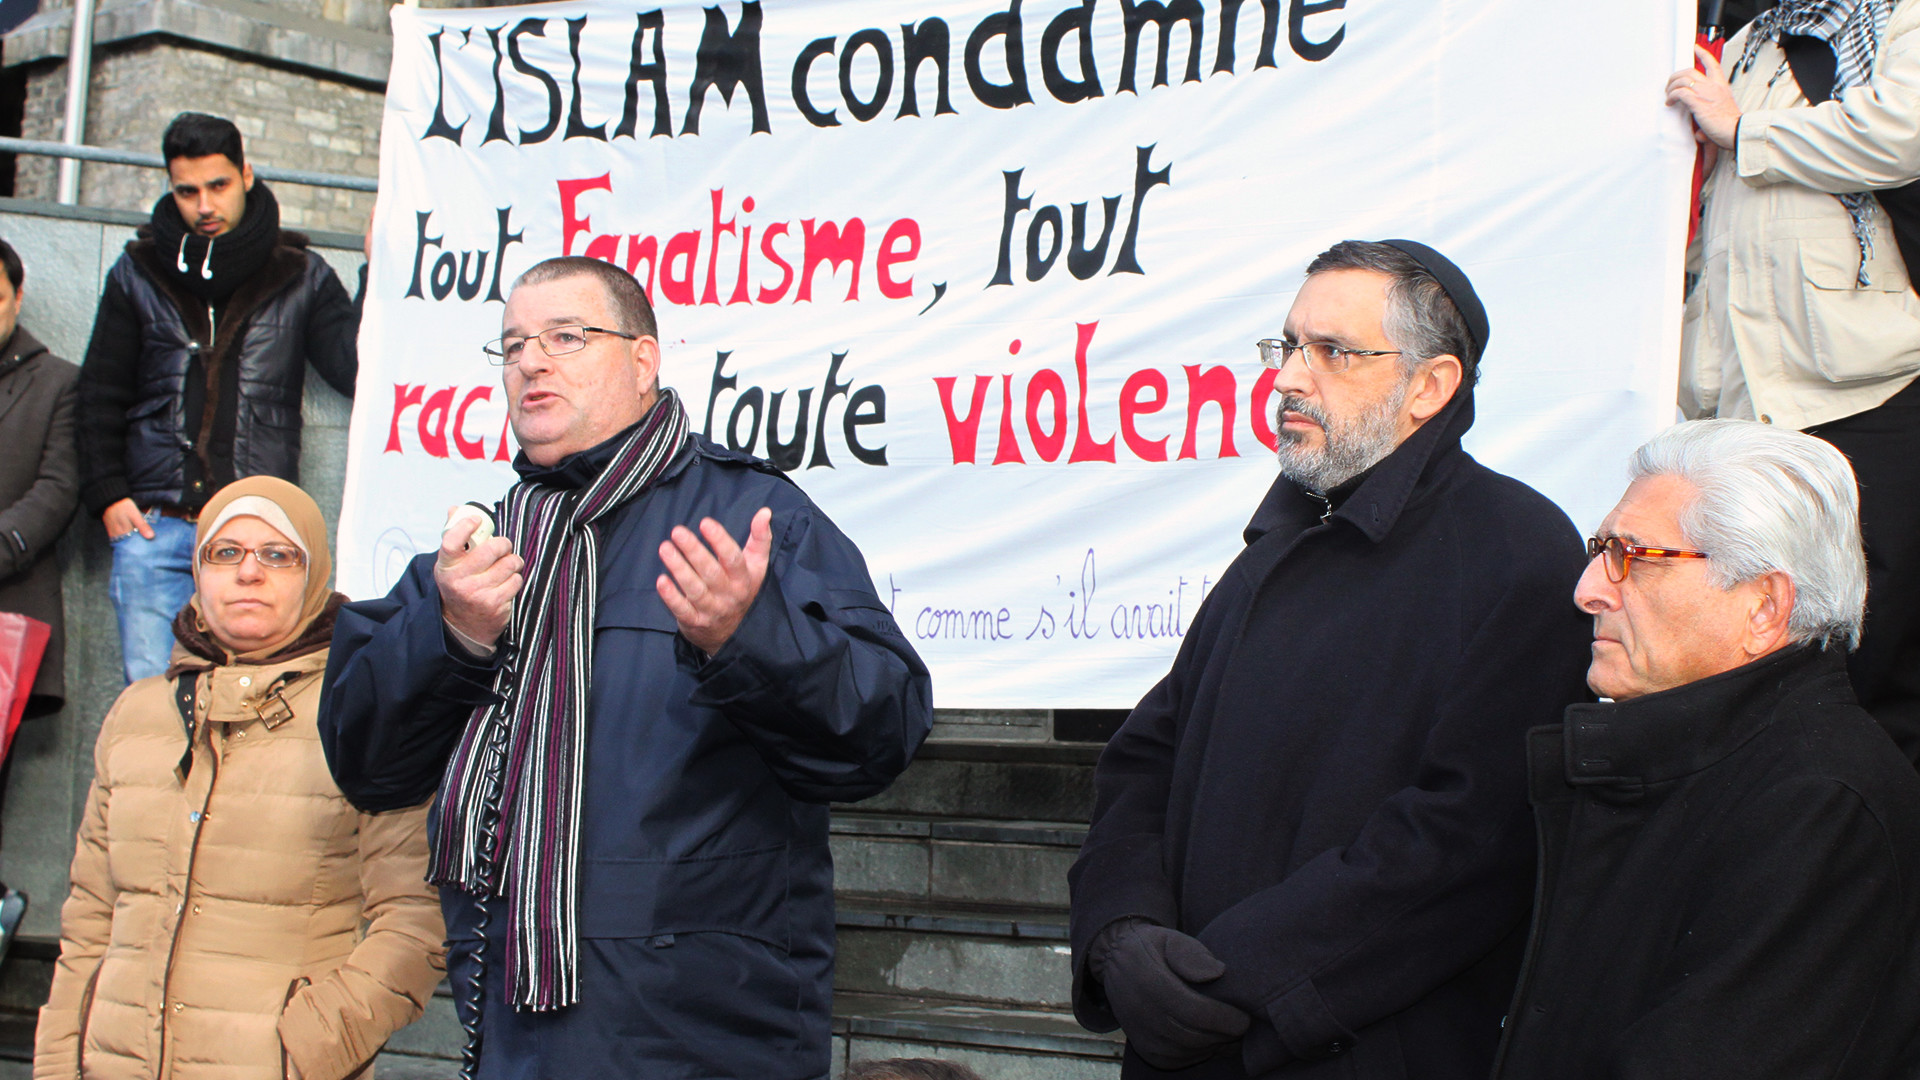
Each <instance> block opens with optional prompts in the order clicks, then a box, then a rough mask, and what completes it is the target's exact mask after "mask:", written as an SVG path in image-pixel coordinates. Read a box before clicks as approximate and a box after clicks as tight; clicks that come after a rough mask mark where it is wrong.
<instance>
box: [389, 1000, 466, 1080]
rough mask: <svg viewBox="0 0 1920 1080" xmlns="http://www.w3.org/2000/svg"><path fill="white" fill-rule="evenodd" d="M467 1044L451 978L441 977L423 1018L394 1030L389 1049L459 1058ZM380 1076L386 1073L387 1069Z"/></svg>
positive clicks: (397, 1052) (413, 1054)
mask: <svg viewBox="0 0 1920 1080" xmlns="http://www.w3.org/2000/svg"><path fill="white" fill-rule="evenodd" d="M466 1044H467V1037H466V1035H465V1034H464V1033H462V1032H461V1030H460V1020H459V1018H458V1017H456V1016H455V1015H454V1011H453V990H452V988H450V987H449V986H448V985H447V980H445V979H441V980H440V985H439V986H438V987H436V988H435V989H434V991H433V997H432V999H430V1000H429V1001H428V1002H427V1011H426V1012H424V1013H422V1014H421V1016H420V1019H418V1020H415V1021H414V1022H413V1023H411V1024H408V1025H407V1026H406V1027H403V1028H401V1029H400V1030H399V1031H396V1032H394V1033H393V1038H391V1039H388V1040H387V1052H388V1053H390V1054H405V1055H410V1056H414V1057H422V1058H444V1059H452V1060H455V1061H457V1060H458V1059H459V1057H460V1050H461V1048H462V1047H464V1046H466ZM456 1071H457V1070H456ZM380 1075H381V1076H383V1077H384V1076H385V1075H386V1072H385V1071H384V1068H383V1069H382V1071H381V1073H380ZM449 1075H451V1074H449Z"/></svg>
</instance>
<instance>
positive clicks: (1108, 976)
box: [1087, 919, 1253, 1070]
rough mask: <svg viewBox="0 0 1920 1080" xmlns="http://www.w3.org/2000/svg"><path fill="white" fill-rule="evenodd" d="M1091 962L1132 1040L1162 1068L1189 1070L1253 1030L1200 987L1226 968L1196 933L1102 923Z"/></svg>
mask: <svg viewBox="0 0 1920 1080" xmlns="http://www.w3.org/2000/svg"><path fill="white" fill-rule="evenodd" d="M1087 964H1088V967H1089V968H1090V969H1091V971H1092V974H1093V977H1094V978H1095V979H1098V980H1099V982H1100V985H1101V988H1102V989H1103V990H1104V991H1105V992H1106V997H1107V1004H1108V1005H1109V1006H1110V1007H1111V1008H1112V1009H1113V1015H1114V1017H1115V1018H1116V1019H1118V1020H1119V1021H1120V1029H1121V1030H1122V1031H1124V1032H1126V1035H1127V1044H1128V1045H1129V1046H1131V1047H1133V1050H1134V1052H1135V1053H1137V1054H1139V1055H1140V1056H1141V1057H1142V1058H1145V1059H1146V1061H1147V1064H1149V1065H1152V1066H1153V1067H1154V1068H1157V1069H1168V1070H1172V1069H1184V1068H1188V1067H1190V1066H1193V1065H1198V1064H1200V1063H1201V1062H1203V1061H1205V1060H1207V1059H1208V1058H1210V1057H1212V1056H1213V1055H1214V1053H1215V1052H1216V1051H1217V1050H1219V1049H1220V1047H1222V1046H1224V1045H1226V1044H1227V1043H1230V1042H1232V1041H1234V1040H1235V1039H1238V1038H1240V1037H1241V1036H1243V1035H1245V1034H1246V1033H1247V1027H1248V1026H1249V1025H1250V1024H1251V1023H1252V1022H1253V1021H1252V1019H1251V1018H1250V1017H1249V1016H1247V1014H1246V1013H1244V1012H1241V1011H1240V1010H1239V1009H1237V1008H1234V1007H1233V1006H1232V1005H1229V1004H1227V1003H1226V1002H1224V1001H1216V1000H1215V999H1213V998H1210V997H1208V996H1207V995H1205V994H1203V993H1201V992H1200V991H1198V990H1196V989H1194V984H1196V983H1209V982H1212V981H1214V980H1215V979H1218V978H1219V977H1220V976H1222V975H1225V974H1226V973H1227V965H1225V964H1223V963H1221V962H1220V959H1219V958H1218V957H1216V956H1214V955H1213V953H1211V952H1209V951H1207V947H1206V946H1205V945H1202V944H1201V943H1200V942H1199V941H1198V940H1196V939H1194V938H1191V937H1188V936H1187V935H1185V934H1183V933H1181V932H1179V931H1178V930H1169V929H1167V928H1166V927H1164V926H1159V925H1156V924H1154V923H1151V922H1147V921H1146V920H1144V919H1122V920H1120V921H1118V922H1116V923H1114V924H1113V925H1111V926H1109V927H1107V928H1106V929H1105V930H1102V931H1101V932H1100V934H1099V936H1098V937H1096V938H1095V939H1094V942H1093V946H1092V948H1091V949H1090V950H1089V951H1088V955H1087Z"/></svg>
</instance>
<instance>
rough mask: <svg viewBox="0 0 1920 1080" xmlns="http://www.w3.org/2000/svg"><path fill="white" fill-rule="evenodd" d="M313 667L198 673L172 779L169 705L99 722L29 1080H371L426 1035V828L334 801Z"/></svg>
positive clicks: (130, 691) (440, 959) (179, 732)
mask: <svg viewBox="0 0 1920 1080" xmlns="http://www.w3.org/2000/svg"><path fill="white" fill-rule="evenodd" d="M175 659H176V662H187V663H199V664H204V662H203V661H194V660H192V659H191V658H189V657H187V654H186V653H185V652H184V650H176V651H175ZM326 662H327V652H326V650H325V649H322V650H320V651H319V652H315V653H309V654H308V655H306V656H302V657H299V658H297V659H294V660H287V661H280V662H275V663H272V664H267V665H263V666H254V665H248V664H233V665H229V666H225V667H217V668H215V667H211V666H210V665H209V666H207V669H206V670H202V671H201V672H200V673H199V675H198V676H197V700H198V705H197V706H196V708H197V710H198V712H199V722H198V723H197V724H196V725H195V728H196V730H195V733H194V738H193V743H192V757H191V765H190V767H189V768H187V769H186V770H185V771H184V775H183V771H182V769H181V766H182V765H183V764H186V762H183V760H182V757H183V754H184V753H185V751H186V749H187V738H186V730H185V726H184V724H183V723H182V721H181V717H180V711H179V706H178V705H177V703H176V701H175V697H174V690H175V686H176V684H175V683H172V682H168V681H166V680H165V679H162V678H150V679H142V680H140V681H139V682H136V683H134V684H133V685H132V686H129V687H128V688H127V689H126V691H125V692H123V693H122V694H121V695H120V699H119V700H118V701H117V702H115V703H114V706H113V709H112V711H111V712H109V713H108V714H107V719H106V722H105V724H104V726H103V727H102V728H101V730H100V740H99V742H98V744H97V745H96V747H95V750H94V782H93V790H92V792H91V793H90V794H89V796H88V798H87V808H86V816H85V818H84V819H83V820H82V821H81V824H80V835H79V840H78V843H77V845H76V851H75V853H74V858H73V891H72V893H71V895H69V897H68V898H67V902H66V906H65V908H64V909H63V910H62V912H61V942H60V963H59V966H58V968H57V969H56V971H55V973H54V980H53V991H52V994H51V995H50V997H49V1000H48V1002H47V1005H46V1007H45V1008H43V1009H42V1010H41V1011H40V1027H39V1032H38V1034H37V1036H36V1038H35V1046H34V1065H33V1075H34V1077H35V1080H53V1078H60V1080H66V1078H70V1077H76V1076H78V1077H85V1078H90V1080H135V1078H140V1080H169V1078H170V1080H277V1078H279V1077H282V1076H288V1077H300V1078H303V1080H340V1078H342V1077H347V1076H351V1075H360V1076H365V1075H369V1074H370V1073H371V1069H370V1068H367V1066H368V1065H369V1063H370V1062H371V1059H372V1058H373V1055H374V1054H375V1053H377V1052H378V1051H379V1049H380V1047H381V1046H382V1045H383V1044H384V1043H385V1042H386V1040H387V1037H388V1036H390V1035H391V1034H392V1033H393V1032H394V1031H396V1030H398V1029H399V1028H401V1027H403V1026H405V1025H406V1024H408V1023H410V1022H412V1021H413V1020H414V1019H415V1018H416V1017H418V1016H419V1015H420V1013H421V1011H422V1009H423V1008H424V1007H425V1005H426V1003H427V1000H428V997H429V996H430V995H431V994H432V992H433V988H434V986H435V984H437V983H438V982H439V980H440V978H441V974H442V972H443V970H444V967H445V959H444V955H443V952H442V949H443V942H444V938H445V936H446V933H445V928H444V926H443V925H442V923H441V918H440V906H439V901H438V899H437V898H436V895H435V891H434V889H433V887H432V886H430V885H427V884H426V883H425V880H424V879H425V874H426V863H427V837H426V808H425V807H419V808H415V809H412V810H402V811H395V812H393V813H387V814H362V813H360V812H358V811H356V810H355V809H354V808H353V807H352V806H351V805H350V804H348V802H347V801H346V799H345V798H344V797H342V796H341V794H340V792H339V790H338V789H337V788H335V787H334V783H333V779H332V777H331V776H329V775H328V772H327V763H326V761H325V760H324V758H323V756H322V754H321V750H320V741H319V735H318V732H317V730H316V728H315V717H316V716H317V714H318V711H319V703H320V682H321V674H322V672H323V671H324V669H325V667H326ZM363 922H364V923H365V930H364V933H363V931H362V924H363ZM363 1070H364V1071H363Z"/></svg>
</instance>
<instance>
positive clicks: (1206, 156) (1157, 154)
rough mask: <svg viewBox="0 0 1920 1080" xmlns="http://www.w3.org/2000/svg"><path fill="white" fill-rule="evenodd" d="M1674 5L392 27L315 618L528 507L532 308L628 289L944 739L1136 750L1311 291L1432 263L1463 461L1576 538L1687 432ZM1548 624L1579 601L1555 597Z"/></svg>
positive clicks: (1251, 493)
mask: <svg viewBox="0 0 1920 1080" xmlns="http://www.w3.org/2000/svg"><path fill="white" fill-rule="evenodd" d="M1692 22H1693V2H1692V0H1613V2H1609V3H1603V4H1564V3H1561V4H1543V3H1540V2H1539V0H1476V2H1474V3H1458V2H1448V3H1435V2H1433V0H1350V2H1349V0H1171V2H1170V3H1165V4H1162V3H1159V2H1156V0H1140V2H1138V3H1135V2H1133V0H1084V2H1083V3H1070V2H1068V0H1026V2H1025V3H1024V4H1023V3H1019V2H1015V3H1013V4H1012V5H1011V6H1009V5H1007V4H1005V3H998V2H995V0H910V2H905V3H902V2H898V0H896V2H891V3H880V2H877V0H807V2H805V3H800V2H791V0H767V2H765V3H746V4H739V3H733V2H728V3H724V4H721V5H719V6H713V7H702V6H701V5H699V4H692V3H677V4H672V5H669V6H665V7H660V8H651V7H649V8H646V9H644V10H638V11H636V10H634V9H633V8H632V7H623V6H620V5H619V4H616V3H608V2H598V0H590V2H571V3H550V4H540V5H538V6H530V7H507V8H481V9H464V10H444V9H442V10H433V9H422V8H416V7H406V6H397V7H395V8H394V9H393V26H394V60H393V74H392V79H391V82H390V83H389V87H388V96H387V111H386V120H385V127H384V129H383V132H382V140H381V165H380V191H381V195H380V205H379V212H378V215H379V216H378V220H377V222H376V230H375V235H376V247H375V248H374V251H373V264H372V279H371V288H370V291H369V294H368V299H367V307H366V315H365V319H364V322H363V324H362V330H361V375H360V384H359V393H358V397H357V398H356V400H355V403H354V414H353V430H352V445H351V452H350V456H349V460H348V470H347V487H346V501H345V507H344V510H343V512H342V515H341V523H340V532H339V566H340V575H339V578H340V588H341V589H342V590H343V591H345V592H347V593H349V594H350V595H353V596H356V597H365V596H369V595H373V594H377V593H380V592H382V591H384V590H385V589H387V588H388V586H389V585H390V584H391V583H392V582H393V581H394V580H395V578H396V577H397V575H398V574H399V573H400V571H401V570H402V569H403V567H404V566H405V563H406V560H407V559H408V558H409V557H410V556H412V555H413V554H414V553H415V552H418V551H422V550H428V549H430V548H432V547H433V546H434V545H436V544H437V543H438V535H439V529H440V525H441V523H442V521H443V518H444V515H445V512H446V508H447V506H449V505H450V504H452V503H456V502H461V501H464V500H467V499H482V500H492V499H495V498H497V497H498V496H499V495H500V493H501V492H503V491H504V490H505V488H506V487H507V485H508V484H509V483H510V482H511V481H512V473H511V470H510V469H509V468H508V465H507V464H506V463H507V462H508V460H509V459H510V458H511V456H512V454H513V452H514V445H513V442H512V437H511V433H510V432H508V431H507V430H506V423H505V411H506V410H505V402H504V391H503V390H502V389H501V387H500V385H499V372H498V369H495V368H491V367H489V366H488V365H487V363H486V362H485V359H484V358H483V356H482V354H481V351H480V346H481V344H482V343H483V342H485V341H486V340H487V339H489V338H491V337H494V336H495V335H497V334H498V332H499V325H500V313H501V301H502V298H503V295H504V294H505V292H506V291H507V290H508V289H509V287H510V286H511V284H512V281H513V278H514V275H516V274H517V273H519V272H520V271H522V270H524V269H526V268H527V267H528V266H530V265H532V264H533V263H534V262H537V261H539V260H540V259H544V258H547V257H550V256H553V255H558V254H561V253H563V252H564V253H568V254H584V255H588V256H593V257H598V258H604V259H606V260H608V261H610V262H613V263H616V264H618V265H620V266H623V267H626V268H628V269H630V270H632V271H633V272H634V274H635V275H636V276H637V277H638V278H639V279H640V280H641V281H642V283H643V284H645V285H646V286H647V289H648V292H649V294H650V295H651V296H652V298H653V301H654V304H655V306H656V309H657V312H658V317H659V324H660V336H661V340H662V344H663V347H664V353H665V360H664V365H663V381H664V382H665V383H666V384H667V385H671V386H673V387H675V388H677V389H678V390H679V392H680V393H681V395H682V397H683V399H684V400H685V402H686V405H687V408H688V410H689V412H690V413H691V414H692V422H693V424H694V426H695V427H696V428H697V429H699V430H701V431H704V432H706V433H707V434H708V435H710V436H711V437H712V438H714V439H715V440H717V441H719V442H721V443H724V444H730V445H732V446H735V447H737V448H741V449H747V450H751V451H752V452H753V453H755V454H759V455H761V456H764V457H768V458H771V459H772V460H774V461H775V462H776V463H778V464H780V465H781V467H783V468H785V469H787V470H788V471H789V474H790V475H791V476H792V477H793V479H794V480H796V481H798V482H799V484H800V485H801V486H802V487H803V488H804V489H806V491H807V492H808V494H809V495H811V496H812V497H813V498H814V500H815V501H817V502H818V503H819V504H820V505H821V506H822V507H823V508H824V509H825V510H826V511H827V512H828V514H830V515H831V516H832V517H833V519H834V520H835V521H836V522H837V523H838V524H839V525H840V527H841V528H842V529H844V530H845V531H846V532H847V533H848V534H849V535H850V536H851V537H852V538H853V539H854V540H855V541H856V542H857V543H858V544H859V545H860V546H861V548H862V550H863V551H864V552H865V553H866V556H867V560H868V564H869V566H870V568H871V569H872V572H873V577H874V581H875V584H876V585H877V587H878V589H879V593H880V596H881V598H882V599H883V600H885V601H886V602H887V603H888V604H889V605H890V606H891V607H892V609H893V612H894V615H895V618H896V620H897V621H898V623H899V624H900V626H901V627H902V628H903V630H904V631H905V632H906V634H907V635H908V636H909V638H910V639H911V640H912V642H913V644H914V646H915V648H917V649H918V650H919V651H920V653H921V655H922V656H924V657H925V658H926V659H927V662H928V663H929V664H930V665H931V666H932V669H933V673H934V693H935V700H936V702H937V704H939V705H941V706H943V707H955V706H959V707H1035V708H1037V707H1053V706H1076V707H1127V706H1130V705H1132V704H1133V703H1134V701H1136V700H1137V699H1138V697H1139V696H1140V694H1141V693H1142V692H1143V691H1145V690H1146V689H1147V688H1148V687H1149V686H1151V685H1152V683H1153V682H1154V681H1155V680H1156V679H1158V678H1159V677H1160V675H1161V674H1162V673H1163V672H1164V671H1165V670H1166V668H1167V666H1168V663H1169V661H1170V659H1171V658H1172V656H1173V654H1174V652H1175V650H1176V649H1177V648H1178V646H1179V641H1180V637H1181V635H1182V634H1183V633H1184V632H1185V630H1186V628H1187V626H1188V625H1189V624H1190V622H1191V621H1192V619H1193V617H1194V612H1195V609H1196V608H1197V606H1198V605H1199V602H1200V600H1201V598H1202V597H1203V596H1204V595H1205V594H1206V592H1207V590H1208V589H1209V588H1211V586H1212V584H1213V582H1214V581H1215V579H1216V578H1217V577H1218V575H1219V573H1220V572H1221V570H1222V569H1223V568H1224V567H1225V566H1226V565H1227V563H1228V562H1229V561H1230V560H1231V559H1232V558H1233V556H1234V554H1235V553H1236V552H1237V551H1238V550H1239V548H1240V547H1241V538H1240V533H1241V528H1242V527H1243V526H1244V524H1245V523H1246V520H1247V518H1248V517H1249V516H1250V515H1251V514H1252V512H1253V510H1254V508H1255V506H1256V505H1257V504H1258V502H1259V500H1260V498H1261V496H1262V495H1263V493H1264V492H1265V491H1266V489H1267V487H1268V485H1269V484H1270V483H1271V482H1272V480H1273V477H1274V474H1275V465H1274V461H1273V457H1272V453H1271V449H1270V447H1271V445H1272V443H1273V438H1274V436H1273V432H1272V423H1273V414H1272V402H1271V401H1270V397H1269V389H1270V387H1271V385H1272V380H1271V377H1270V375H1267V376H1266V377H1264V378H1263V374H1265V372H1264V369H1263V368H1262V367H1261V366H1260V364H1259V360H1258V357H1257V355H1256V353H1255V350H1254V346H1253V343H1254V341H1255V340H1256V339H1259V338H1262V337H1270V336H1277V335H1278V334H1279V332H1280V327H1281V323H1282V321H1283V319H1284V318H1285V315H1286V311H1287V308H1288V305H1289V304H1290V303H1291V301H1292V298H1293V294H1294V292H1295V290H1296V289H1297V288H1298V286H1299V283H1300V280H1301V274H1302V271H1303V269H1304V267H1305V266H1306V264H1307V262H1308V261H1309V259H1311V258H1312V256H1313V255H1314V254H1315V253H1317V252H1319V251H1321V250H1322V249H1324V248H1326V247H1328V246H1329V245H1330V244H1332V243H1333V242H1335V241H1338V240H1341V239H1345V238H1362V239H1380V238H1384V237H1409V238H1412V239H1417V240H1421V241H1424V242H1427V243H1430V244H1432V245H1433V246H1435V247H1437V248H1439V249H1440V250H1441V251H1443V252H1446V253H1447V254H1449V255H1450V256H1452V257H1453V258H1454V259H1455V260H1456V261H1458V262H1459V263H1460V264H1461V265H1462V267H1463V268H1464V269H1465V270H1466V271H1467V273H1468V274H1469V275H1470V276H1471V277H1472V279H1473V281H1474V283H1475V285H1476V286H1477V287H1478V289H1479V291H1480V293H1481V295H1482V297H1483V298H1484V300H1485V302H1486V307H1487V311H1488V313H1489V316H1490V319H1491V321H1492V334H1491V347H1490V348H1489V350H1488V351H1487V355H1486V357H1485V360H1484V365H1483V372H1484V374H1483V378H1482V382H1481V384H1480V387H1479V389H1478V391H1477V394H1478V399H1477V401H1478V409H1479V417H1480V419H1479V423H1478V425H1477V426H1476V427H1475V429H1474V431H1473V432H1472V434H1471V435H1470V437H1469V440H1468V449H1469V450H1471V451H1472V452H1473V453H1474V454H1475V455H1476V456H1478V457H1479V458H1480V459H1481V460H1482V461H1484V462H1485V463H1486V464H1488V465H1490V466H1491V467H1493V468H1495V469H1498V470H1500V471H1503V472H1507V473H1511V474H1513V475H1515V476H1518V477H1520V478H1522V479H1524V480H1526V481H1527V482H1528V483H1530V484H1533V485H1534V486H1535V487H1537V488H1539V489H1540V490H1541V491H1543V492H1545V493H1546V494H1547V495H1549V496H1550V497H1552V498H1554V499H1555V500H1557V501H1558V502H1559V503H1560V504H1561V505H1562V506H1564V507H1565V508H1566V509H1567V511H1568V512H1569V513H1570V514H1571V515H1572V516H1573V518H1574V520H1575V521H1576V523H1578V524H1579V525H1580V526H1582V527H1583V528H1591V527H1592V526H1593V525H1594V524H1595V523H1596V522H1597V521H1598V520H1599V518H1600V517H1601V516H1602V515H1603V514H1604V513H1605V511H1606V509H1607V508H1608V507H1609V506H1610V505H1611V504H1612V502H1613V500H1614V499H1615V498H1616V497H1617V495H1618V494H1619V490H1620V488H1621V486H1622V483H1623V478H1624V462H1625V458H1626V455H1627V454H1628V452H1629V451H1630V450H1631V449H1632V448H1633V447H1634V446H1636V445H1638V444H1639V443H1640V442H1641V441H1643V440H1644V439H1645V438H1646V437H1647V436H1649V435H1650V434H1652V433H1653V432H1654V431H1656V430H1657V429H1659V428H1660V427H1662V426H1664V425H1666V424H1667V423H1669V422H1671V421H1672V419H1673V418H1674V380H1675V363H1676V359H1675V358H1676V354H1677V343H1678V338H1679V318H1680V272H1681V257H1682V248H1683V244H1684V241H1685V224H1684V215H1685V205H1686V198H1687V195H1686V185H1687V180H1688V176H1689V170H1690V167H1691V163H1692V160H1693V143H1692V140H1691V138H1690V137H1689V134H1688V130H1687V128H1686V126H1685V124H1684V122H1683V121H1682V120H1681V119H1680V118H1679V117H1678V116H1677V115H1676V114H1674V113H1673V112H1672V111H1671V110H1668V109H1666V108H1664V107H1663V105H1662V103H1661V98H1662V93H1661V89H1662V86H1663V83H1664V80H1665V77H1666V76H1667V75H1668V74H1669V73H1670V72H1672V71H1673V70H1675V69H1676V68H1678V67H1680V66H1683V65H1684V64H1686V63H1687V62H1689V61H1688V53H1687V45H1688V43H1689V42H1690V40H1691V35H1692ZM1571 584H1572V583H1569V589H1571Z"/></svg>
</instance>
